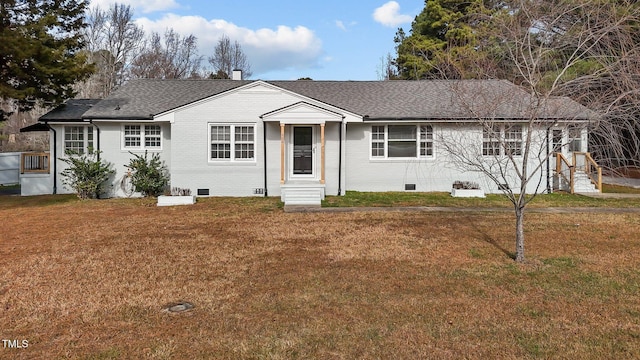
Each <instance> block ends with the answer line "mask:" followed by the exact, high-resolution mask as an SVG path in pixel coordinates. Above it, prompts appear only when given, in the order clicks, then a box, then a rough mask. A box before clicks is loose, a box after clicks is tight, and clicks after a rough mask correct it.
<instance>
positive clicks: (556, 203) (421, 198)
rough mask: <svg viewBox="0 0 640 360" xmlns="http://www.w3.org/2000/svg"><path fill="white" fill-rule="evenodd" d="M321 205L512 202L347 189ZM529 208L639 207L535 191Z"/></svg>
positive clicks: (482, 205)
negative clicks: (540, 193)
mask: <svg viewBox="0 0 640 360" xmlns="http://www.w3.org/2000/svg"><path fill="white" fill-rule="evenodd" d="M618 189H620V191H617V192H622V191H623V190H625V191H626V192H627V193H633V191H634V190H636V189H633V188H625V187H614V186H609V187H607V188H606V189H605V190H608V192H615V191H614V190H618ZM322 206H324V207H380V206H382V207H385V206H386V207H388V206H441V207H479V208H511V207H513V205H512V204H511V202H510V201H509V200H508V199H507V198H506V197H505V196H503V195H498V194H487V195H486V197H485V198H453V197H451V195H450V194H449V193H446V192H432V193H419V192H378V193H370V192H357V191H347V192H346V194H345V196H328V197H327V198H326V200H324V201H323V203H322ZM529 206H530V207H532V208H545V207H640V198H638V199H604V198H591V197H587V196H582V195H577V194H568V193H562V192H558V193H553V194H542V195H537V196H536V197H535V198H534V199H533V201H532V202H531V203H530V204H529Z"/></svg>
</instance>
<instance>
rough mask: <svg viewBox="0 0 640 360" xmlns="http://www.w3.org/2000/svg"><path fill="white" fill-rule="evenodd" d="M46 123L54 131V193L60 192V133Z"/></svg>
mask: <svg viewBox="0 0 640 360" xmlns="http://www.w3.org/2000/svg"><path fill="white" fill-rule="evenodd" d="M44 124H45V125H46V126H47V127H48V128H49V130H50V131H53V169H51V170H52V171H53V195H55V194H57V193H58V140H57V138H58V133H57V132H56V129H54V128H52V127H51V125H49V123H48V122H47V121H45V122H44Z"/></svg>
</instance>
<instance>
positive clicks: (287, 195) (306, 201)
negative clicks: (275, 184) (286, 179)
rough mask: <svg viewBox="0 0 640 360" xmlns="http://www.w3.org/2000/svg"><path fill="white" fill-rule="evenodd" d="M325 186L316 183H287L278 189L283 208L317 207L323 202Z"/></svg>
mask: <svg viewBox="0 0 640 360" xmlns="http://www.w3.org/2000/svg"><path fill="white" fill-rule="evenodd" d="M324 194H325V185H324V184H318V183H287V184H282V185H281V187H280V199H281V200H282V202H284V206H285V207H287V206H304V207H308V206H314V207H319V206H320V204H321V201H322V200H324Z"/></svg>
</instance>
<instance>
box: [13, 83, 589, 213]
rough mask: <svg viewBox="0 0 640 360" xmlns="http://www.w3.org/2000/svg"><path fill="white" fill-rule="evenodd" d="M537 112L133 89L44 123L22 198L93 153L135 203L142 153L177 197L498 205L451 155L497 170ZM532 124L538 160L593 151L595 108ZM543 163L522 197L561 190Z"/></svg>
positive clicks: (511, 98)
mask: <svg viewBox="0 0 640 360" xmlns="http://www.w3.org/2000/svg"><path fill="white" fill-rule="evenodd" d="M530 103H531V96H529V95H528V94H527V93H526V92H525V91H523V90H522V89H520V88H519V87H517V86H516V85H514V84H512V83H509V82H507V81H499V80H486V81H484V80H483V81H480V80H470V81H371V82H367V81H261V80H256V81H248V80H151V79H140V80H132V81H130V82H128V83H127V84H125V85H124V86H122V87H121V88H119V89H118V90H116V91H115V92H114V93H112V94H111V95H110V96H109V97H108V98H106V99H103V100H99V101H98V100H70V101H68V102H67V103H66V104H63V105H61V106H60V107H58V108H56V109H54V110H52V111H51V112H49V113H48V114H46V115H44V116H43V117H42V118H40V123H41V124H43V125H46V129H48V131H49V132H50V133H51V149H50V154H51V158H52V160H51V161H52V163H51V165H50V168H51V171H50V173H49V174H48V176H46V175H43V174H39V178H38V177H36V180H33V179H28V180H29V181H25V184H26V189H23V194H25V195H29V194H37V193H54V192H55V193H66V192H69V191H70V190H69V189H67V188H66V187H65V186H64V185H63V184H62V180H61V178H60V172H61V171H62V169H63V167H64V163H63V162H61V161H60V160H59V159H58V158H60V157H62V156H64V154H65V151H66V150H76V151H85V150H86V149H87V148H88V147H93V148H97V149H99V150H100V151H101V152H102V153H101V157H102V158H103V159H104V160H105V161H108V162H110V163H112V164H113V165H114V169H115V170H116V174H115V176H114V178H113V181H112V184H111V186H110V187H109V191H108V194H105V195H106V196H115V197H119V196H127V195H129V194H128V193H127V190H126V189H123V188H122V187H121V186H120V184H121V183H122V180H123V178H124V177H125V176H126V168H125V166H124V165H125V164H128V163H129V159H130V158H131V157H132V156H131V152H133V153H144V151H148V152H157V153H159V154H160V156H161V158H162V159H163V160H164V162H165V163H166V165H167V167H168V169H169V172H170V176H171V186H174V187H180V188H188V189H191V191H192V193H193V194H197V195H198V196H280V197H282V198H283V200H285V202H286V203H289V204H294V203H296V202H298V201H301V202H308V201H311V200H309V199H310V198H311V199H313V200H312V201H311V202H317V201H319V199H320V198H323V197H324V196H325V195H342V194H344V192H345V191H347V190H355V191H421V192H425V191H450V190H451V186H452V183H453V182H454V181H456V180H462V181H472V182H476V183H478V184H480V186H481V187H482V189H483V190H484V191H485V192H487V193H495V192H499V191H500V190H499V189H498V185H497V184H495V183H494V182H492V181H491V180H489V179H488V178H486V177H484V176H483V175H482V174H481V173H477V172H469V171H466V170H465V169H463V168H461V167H460V166H457V165H456V163H455V159H454V157H452V156H451V155H450V151H451V147H450V146H447V144H446V143H447V141H449V142H450V143H451V142H453V143H454V144H455V143H456V142H458V144H457V145H463V148H465V149H474V151H476V150H477V152H478V155H479V156H480V157H486V158H487V159H489V158H490V157H494V156H496V155H500V152H501V151H502V150H501V149H500V146H498V145H496V144H495V143H492V138H493V137H495V136H499V137H501V138H502V140H504V139H507V140H508V141H510V143H509V146H512V147H513V148H514V149H515V150H514V151H516V152H515V153H516V154H517V152H518V151H520V150H518V148H519V147H521V146H522V144H523V141H524V140H525V137H526V136H527V135H528V134H527V132H526V129H528V127H527V124H529V122H530V121H531V119H532V115H531V107H530V106H529V105H530ZM536 111H538V112H537V113H536V114H535V120H536V125H535V126H534V127H529V128H530V129H531V131H532V132H535V134H532V135H534V138H535V139H539V140H537V141H535V142H533V143H532V144H533V145H534V146H536V147H537V148H538V151H536V152H535V153H536V154H539V153H541V152H544V151H547V153H548V152H549V151H553V152H555V151H561V152H564V153H565V156H566V157H567V158H570V156H569V155H571V154H570V152H576V153H578V152H579V153H584V152H586V151H587V149H586V145H587V141H586V140H587V137H586V136H587V133H586V126H585V124H587V123H588V122H589V121H590V112H589V111H588V110H587V109H586V108H584V107H582V106H581V105H579V104H577V103H576V102H574V101H572V100H570V99H568V98H554V99H553V101H548V103H547V104H545V105H544V106H543V107H537V108H536ZM481 119H485V120H486V119H491V120H492V127H493V129H495V133H493V134H491V136H488V135H487V131H486V124H485V125H482V124H481V122H480V120H481ZM519 124H523V126H520V125H519ZM506 125H508V126H506ZM40 129H42V126H40ZM514 129H515V130H514ZM523 129H524V130H523ZM447 139H449V140H447ZM550 143H552V144H551V145H552V146H551V147H549V144H550ZM559 143H562V144H563V145H561V146H558V144H559ZM449 145H450V144H449ZM553 146H556V147H555V148H554V147H553ZM537 156H539V155H537ZM544 161H546V162H547V164H546V166H543V167H542V168H541V169H540V171H537V172H536V173H535V176H537V177H539V180H540V181H532V182H531V184H532V185H531V187H528V188H527V192H534V191H538V192H542V191H546V190H547V189H548V188H549V186H547V185H549V182H552V181H553V173H552V171H553V170H555V169H556V164H555V157H551V158H550V159H548V160H544ZM34 176H35V175H34ZM38 179H40V180H38ZM35 183H37V184H38V185H37V186H31V185H29V184H35ZM540 184H542V185H540ZM507 185H511V186H513V185H515V184H507Z"/></svg>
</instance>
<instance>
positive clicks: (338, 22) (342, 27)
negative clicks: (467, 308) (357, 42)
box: [336, 20, 358, 31]
mask: <svg viewBox="0 0 640 360" xmlns="http://www.w3.org/2000/svg"><path fill="white" fill-rule="evenodd" d="M357 24H358V23H357V22H355V21H352V22H350V23H348V24H345V23H344V21H342V20H336V27H337V28H338V29H340V30H342V31H348V28H350V27H353V26H356V25H357Z"/></svg>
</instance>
